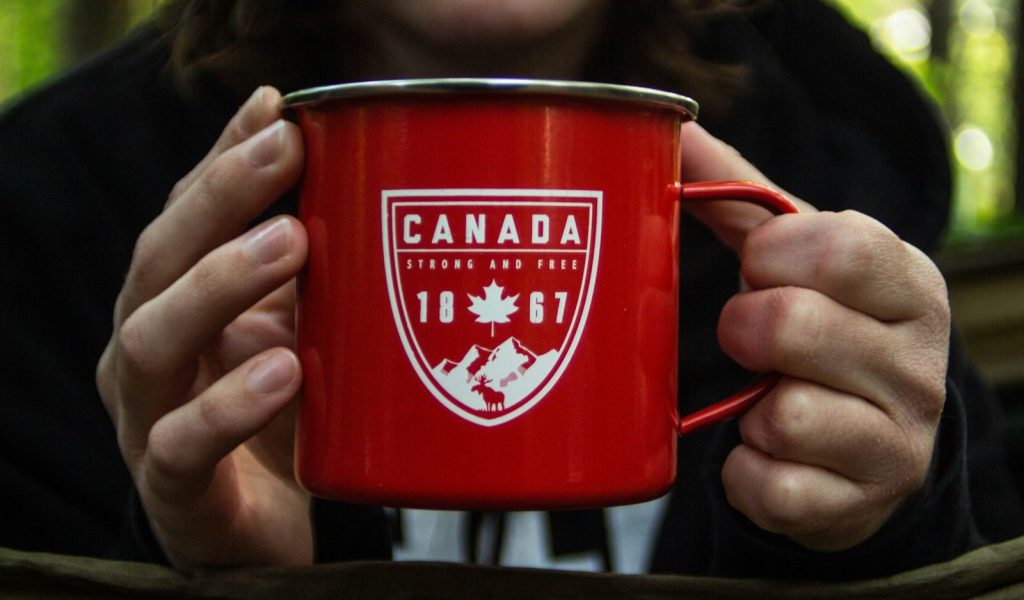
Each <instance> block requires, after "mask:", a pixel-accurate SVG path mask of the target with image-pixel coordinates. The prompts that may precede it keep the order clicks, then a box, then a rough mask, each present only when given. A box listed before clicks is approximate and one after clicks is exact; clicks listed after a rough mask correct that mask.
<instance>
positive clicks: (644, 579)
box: [0, 537, 1024, 600]
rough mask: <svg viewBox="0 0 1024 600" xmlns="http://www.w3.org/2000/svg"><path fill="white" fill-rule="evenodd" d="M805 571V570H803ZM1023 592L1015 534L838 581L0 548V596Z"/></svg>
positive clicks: (1023, 570)
mask: <svg viewBox="0 0 1024 600" xmlns="http://www.w3.org/2000/svg"><path fill="white" fill-rule="evenodd" d="M808 576H809V577H811V576H813V574H811V573H809V574H808ZM694 596H699V597H702V598H735V597H757V598H829V599H830V600H834V599H841V598H893V597H901V598H970V597H976V598H1024V537H1022V538H1017V539H1014V540H1010V541H1008V542H1004V543H1002V544H997V545H993V546H987V547H984V548H980V549H978V550H975V551H973V552H971V553H969V554H965V555H964V556H962V557H960V558H957V559H956V560H953V561H950V562H948V563H943V564H938V565H932V566H929V567H925V568H922V569H918V570H915V571H910V572H907V573H901V574H899V575H895V576H892V577H888V578H884V579H874V580H867V581H856V582H848V583H839V584H822V583H814V582H778V581H763V580H730V579H713V578H700V577H682V576H670V575H657V576H653V575H648V576H644V575H606V574H592V573H572V572H564V571H546V570H539V569H513V568H504V567H478V566H470V565H462V564H450V563H401V562H353V563H337V564H330V565H317V566H312V567H303V568H241V569H228V570H203V571H176V570H174V569H170V568H167V567H162V566H158V565H152V564H144V563H129V562H118V561H107V560H101V559H94V558H81V557H72V556H63V555H55V554H41V553H31V552H21V551H16V550H9V549H0V597H3V598H15V599H20V598H74V599H81V598H204V599H209V598H223V599H234V598H245V599H257V600H258V599H263V598H294V599H298V598H303V599H306V598H309V599H317V598H332V599H333V598H373V599H377V598H405V599H414V598H416V599H420V598H422V599H427V598H444V599H456V600H457V599H461V598H466V599H469V598H473V599H477V598H495V599H501V598H531V597H532V598H554V599H557V598H586V599H587V600H599V599H601V598H642V599H659V598H679V597H694Z"/></svg>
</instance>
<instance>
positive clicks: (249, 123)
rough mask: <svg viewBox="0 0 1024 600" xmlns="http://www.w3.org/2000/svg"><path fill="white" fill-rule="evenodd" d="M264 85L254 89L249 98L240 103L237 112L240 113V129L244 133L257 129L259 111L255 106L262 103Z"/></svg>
mask: <svg viewBox="0 0 1024 600" xmlns="http://www.w3.org/2000/svg"><path fill="white" fill-rule="evenodd" d="M265 88H266V86H262V85H261V86H260V87H258V88H256V91H255V92H253V93H252V95H251V96H249V99H248V100H246V101H245V103H244V104H242V108H240V109H239V110H238V112H240V113H242V122H241V127H240V128H241V130H242V131H243V132H245V133H246V134H249V133H252V132H253V131H256V130H257V129H259V125H260V121H261V119H260V111H258V110H257V109H256V107H259V106H262V105H263V95H264V89H265Z"/></svg>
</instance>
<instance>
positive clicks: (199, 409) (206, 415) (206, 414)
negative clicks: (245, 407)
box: [195, 397, 232, 437]
mask: <svg viewBox="0 0 1024 600" xmlns="http://www.w3.org/2000/svg"><path fill="white" fill-rule="evenodd" d="M195 402H196V405H195V408H196V413H197V415H196V417H197V419H198V420H199V423H200V424H201V425H202V427H203V429H205V430H206V431H207V432H209V433H210V434H211V435H212V436H213V437H220V436H222V435H223V434H224V433H226V432H228V431H230V429H231V427H230V425H231V423H232V418H231V414H230V411H229V409H228V407H227V403H226V402H216V401H214V400H212V399H210V398H206V397H202V398H199V399H197V400H196V401H195Z"/></svg>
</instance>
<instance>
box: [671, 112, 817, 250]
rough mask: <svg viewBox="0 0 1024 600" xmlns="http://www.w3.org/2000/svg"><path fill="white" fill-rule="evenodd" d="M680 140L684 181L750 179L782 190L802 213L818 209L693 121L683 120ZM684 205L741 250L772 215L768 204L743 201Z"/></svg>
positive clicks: (731, 244)
mask: <svg viewBox="0 0 1024 600" xmlns="http://www.w3.org/2000/svg"><path fill="white" fill-rule="evenodd" d="M680 144H681V147H682V159H681V165H682V173H683V182H684V183H688V182H696V181H749V182H752V183H757V184H761V185H764V186H767V187H770V188H772V189H775V190H778V191H779V192H781V193H782V194H783V195H785V196H786V197H787V198H789V199H790V200H792V201H793V203H794V204H796V205H797V207H798V208H799V209H800V212H802V213H810V212H817V210H815V208H814V207H813V206H811V205H810V204H808V203H806V202H804V201H803V200H800V199H799V198H796V197H795V196H793V195H792V194H789V193H787V192H786V191H785V190H782V189H779V187H778V186H776V185H775V184H773V183H772V182H771V181H770V180H769V179H768V178H767V177H765V176H764V174H763V173H761V171H759V170H757V168H756V167H755V166H754V165H752V164H750V163H749V162H747V160H746V159H745V158H743V156H742V155H741V154H740V153H739V152H738V151H737V150H736V149H735V148H733V147H732V146H730V145H728V144H726V143H725V142H723V141H721V140H719V139H718V138H716V137H714V136H713V135H711V134H710V133H708V132H707V131H706V130H705V129H704V128H703V127H701V126H700V125H698V124H697V123H695V122H693V121H690V122H688V123H685V124H683V126H682V128H681V130H680ZM683 206H684V207H685V208H686V210H687V211H688V212H689V213H690V214H692V215H693V216H694V217H696V218H697V219H699V220H700V221H701V222H702V223H704V225H706V226H707V227H708V228H709V229H711V230H712V231H713V232H714V233H715V235H717V236H718V237H719V239H721V240H722V241H723V242H724V243H725V244H726V245H728V246H729V247H731V248H733V249H734V250H739V248H740V246H742V245H743V240H744V238H746V235H747V233H748V232H750V230H751V229H753V228H754V227H757V226H758V225H760V224H761V223H762V222H764V221H765V220H767V219H769V218H770V217H771V216H772V214H771V213H770V212H769V211H768V210H767V209H766V208H763V207H761V206H758V205H756V204H751V203H749V202H742V201H715V202H689V203H684V204H683Z"/></svg>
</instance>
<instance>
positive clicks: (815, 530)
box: [683, 124, 950, 551]
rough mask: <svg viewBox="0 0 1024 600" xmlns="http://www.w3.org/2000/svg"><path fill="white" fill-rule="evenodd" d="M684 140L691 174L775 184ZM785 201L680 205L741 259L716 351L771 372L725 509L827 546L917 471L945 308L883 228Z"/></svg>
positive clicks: (934, 393)
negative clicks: (776, 376) (786, 208)
mask: <svg viewBox="0 0 1024 600" xmlns="http://www.w3.org/2000/svg"><path fill="white" fill-rule="evenodd" d="M683 137H684V140H683V147H684V148H686V156H685V158H684V162H685V164H684V165H683V173H684V174H686V176H687V177H688V178H689V179H691V180H721V179H728V180H736V179H740V180H749V181H755V182H759V183H764V184H767V185H771V184H770V182H768V181H767V179H766V178H765V177H764V176H763V175H762V174H761V173H760V172H758V171H757V170H756V169H755V168H754V167H752V166H751V165H750V164H749V163H747V162H746V161H745V160H744V159H743V158H742V157H741V156H740V155H739V154H738V153H736V151H735V150H733V149H732V148H730V147H728V146H727V145H725V144H724V143H722V142H720V141H719V140H716V139H715V138H713V137H712V136H710V135H709V134H708V133H707V132H705V131H704V130H703V129H701V128H700V127H699V126H697V125H696V124H688V125H686V126H684V127H683ZM794 200H796V199H794ZM796 201H797V202H798V204H799V205H800V207H801V210H802V214H795V215H781V216H778V217H774V218H768V215H767V213H766V212H765V211H763V210H762V209H759V208H756V207H751V206H750V205H745V204H741V203H732V202H716V203H707V204H691V205H690V207H689V209H690V210H691V212H692V213H693V214H694V215H695V216H697V217H698V218H700V219H701V220H702V221H704V222H705V223H706V224H707V225H708V226H709V227H711V228H712V229H713V230H714V231H715V232H716V233H717V234H718V235H719V237H720V238H721V239H722V240H723V241H725V242H726V243H727V244H729V245H731V246H732V247H733V248H735V249H736V250H737V251H739V253H740V260H741V271H742V276H743V281H744V284H745V286H744V288H745V289H744V290H743V291H741V292H740V293H738V294H737V295H735V296H734V297H733V298H732V299H731V300H730V301H729V302H728V303H727V304H726V306H725V307H724V309H723V311H722V314H721V318H720V320H719V327H718V338H719V343H720V344H721V346H722V348H723V349H724V350H725V352H726V353H727V354H729V356H731V357H732V358H733V359H734V360H736V361H737V362H738V363H740V364H741V365H743V366H744V367H746V368H748V369H750V370H752V371H758V372H767V371H776V372H778V373H780V374H781V375H782V378H781V380H780V382H779V384H778V385H777V386H776V387H775V388H774V390H773V391H772V392H770V393H769V394H768V395H767V396H766V397H765V398H764V399H762V400H761V401H760V402H758V403H757V404H756V405H755V406H754V407H753V408H751V409H750V411H749V412H747V413H746V414H745V415H744V416H743V417H742V418H741V420H740V423H739V429H740V435H741V438H742V443H741V444H740V445H739V446H738V447H736V448H735V449H734V450H733V451H732V452H731V454H730V455H729V456H728V458H727V459H726V462H725V464H724V467H723V469H722V481H723V484H724V487H725V492H726V496H727V498H728V501H729V502H730V504H732V506H733V507H735V508H736V509H737V510H739V511H740V512H741V513H743V514H744V515H746V516H747V517H748V518H749V519H750V520H751V521H752V522H753V523H754V524H756V525H757V526H759V527H761V528H762V529H765V530H767V531H770V532H774V533H779V534H783V535H785V536H787V537H789V538H790V539H792V540H794V541H795V542H797V543H799V544H801V545H803V546H805V547H807V548H810V549H813V550H819V551H836V550H842V549H846V548H850V547H852V546H855V545H857V544H859V543H861V542H863V541H865V540H867V539H868V538H869V537H870V536H871V535H873V534H874V533H875V532H877V531H878V530H879V529H880V528H881V527H882V525H884V524H885V522H886V521H887V520H888V519H889V518H890V517H891V516H892V515H893V514H894V513H895V511H896V510H897V509H899V508H900V506H902V505H903V504H904V503H905V502H906V501H907V500H908V498H910V497H911V496H913V495H914V494H915V493H916V492H918V491H919V490H921V488H922V486H923V485H924V483H925V481H926V479H927V477H928V473H929V467H930V464H931V457H932V450H933V446H934V443H935V436H936V433H937V429H938V422H939V416H940V414H941V412H942V408H943V404H944V402H945V376H946V362H947V353H948V347H949V326H950V315H949V305H948V301H947V297H946V287H945V283H944V281H943V279H942V276H941V275H940V273H939V271H938V269H937V268H936V267H935V265H934V264H933V263H932V262H931V261H930V260H929V259H928V258H927V257H926V256H925V255H924V254H923V253H922V252H921V251H919V250H917V249H916V248H914V247H912V246H910V245H909V244H907V243H905V242H903V241H902V240H900V239H899V238H898V237H897V236H896V235H895V234H894V233H892V232H891V231H889V230H888V229H886V228H885V227H884V226H883V225H882V224H881V223H879V222H877V221H875V220H873V219H871V218H870V217H867V216H865V215H863V214H860V213H857V212H854V211H845V212H842V213H819V212H817V211H815V210H814V209H813V207H811V206H810V205H808V204H806V203H804V202H801V201H799V200H796ZM747 288H749V289H747Z"/></svg>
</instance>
